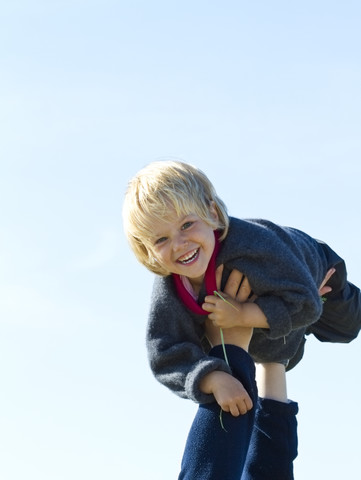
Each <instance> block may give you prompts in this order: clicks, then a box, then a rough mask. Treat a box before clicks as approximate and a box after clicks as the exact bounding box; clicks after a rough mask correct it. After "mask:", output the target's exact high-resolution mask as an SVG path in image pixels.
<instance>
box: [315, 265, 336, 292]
mask: <svg viewBox="0 0 361 480" xmlns="http://www.w3.org/2000/svg"><path fill="white" fill-rule="evenodd" d="M335 272H336V269H335V268H330V270H328V272H327V273H326V276H325V278H324V279H323V281H322V283H321V285H320V288H319V291H320V293H321V289H322V288H323V287H324V286H325V285H326V283H327V282H328V281H329V280H330V278H331V277H332V275H333V274H334V273H335Z"/></svg>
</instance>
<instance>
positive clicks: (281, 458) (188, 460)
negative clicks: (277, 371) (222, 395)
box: [178, 345, 297, 480]
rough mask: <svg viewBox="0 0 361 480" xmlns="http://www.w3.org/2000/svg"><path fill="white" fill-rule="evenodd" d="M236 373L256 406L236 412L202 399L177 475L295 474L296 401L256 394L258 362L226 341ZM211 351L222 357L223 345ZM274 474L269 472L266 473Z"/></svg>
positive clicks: (204, 479)
mask: <svg viewBox="0 0 361 480" xmlns="http://www.w3.org/2000/svg"><path fill="white" fill-rule="evenodd" d="M226 349H227V357H228V360H229V364H230V366H231V368H232V372H233V375H234V376H235V377H236V378H238V379H239V380H240V381H241V382H242V384H243V386H244V387H245V388H246V390H247V392H248V393H249V395H250V396H251V398H252V401H253V404H254V408H253V409H252V410H250V411H249V412H248V413H247V414H245V415H240V416H239V417H233V416H232V415H231V414H230V413H225V412H222V420H223V426H224V429H223V428H222V425H221V421H220V406H219V405H218V404H217V403H211V404H205V405H200V406H199V408H198V411H197V413H196V416H195V419H194V421H193V424H192V426H191V429H190V432H189V435H188V439H187V443H186V447H185V451H184V455H183V459H182V467H181V473H180V475H179V477H178V480H241V478H242V480H251V479H252V480H261V479H262V480H267V479H270V480H271V479H272V480H276V479H277V480H292V479H293V473H292V462H293V460H294V458H295V457H296V456H297V421H296V418H295V416H296V413H297V405H296V404H294V403H290V404H285V403H280V402H276V401H273V400H266V399H259V400H257V388H256V383H255V367H254V363H253V361H252V359H251V357H250V356H249V355H248V353H247V352H245V351H244V350H242V349H241V348H238V347H236V346H234V345H226ZM210 355H213V356H216V357H221V358H223V351H222V348H221V347H220V346H218V347H215V348H213V349H212V350H211V352H210ZM267 475H270V476H267Z"/></svg>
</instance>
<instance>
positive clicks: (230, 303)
mask: <svg viewBox="0 0 361 480" xmlns="http://www.w3.org/2000/svg"><path fill="white" fill-rule="evenodd" d="M221 295H222V297H223V299H224V300H223V299H222V298H221V297H218V296H215V295H207V296H206V297H205V299H204V303H203V305H202V308H203V310H205V311H206V312H209V315H208V318H209V319H210V320H212V322H213V323H214V325H216V326H217V327H219V328H232V327H239V326H242V317H241V314H242V310H241V309H242V304H241V303H239V302H237V301H236V300H233V299H232V298H230V297H229V296H228V295H227V294H226V293H224V292H222V293H221Z"/></svg>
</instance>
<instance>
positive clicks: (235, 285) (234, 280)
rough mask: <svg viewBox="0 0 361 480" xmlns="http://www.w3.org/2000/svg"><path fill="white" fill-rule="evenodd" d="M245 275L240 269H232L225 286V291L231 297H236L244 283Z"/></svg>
mask: <svg viewBox="0 0 361 480" xmlns="http://www.w3.org/2000/svg"><path fill="white" fill-rule="evenodd" d="M243 277H244V275H243V273H242V272H240V271H239V270H232V271H231V273H230V275H229V277H228V280H227V282H226V285H225V287H224V292H225V293H227V294H228V295H229V296H230V297H232V298H236V295H237V292H238V289H239V287H240V285H241V284H242V280H243Z"/></svg>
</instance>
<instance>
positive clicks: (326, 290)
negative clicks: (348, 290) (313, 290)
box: [319, 286, 332, 297]
mask: <svg viewBox="0 0 361 480" xmlns="http://www.w3.org/2000/svg"><path fill="white" fill-rule="evenodd" d="M330 292H332V288H331V287H328V286H326V287H322V288H320V289H319V294H320V296H321V297H322V295H326V293H330Z"/></svg>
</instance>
